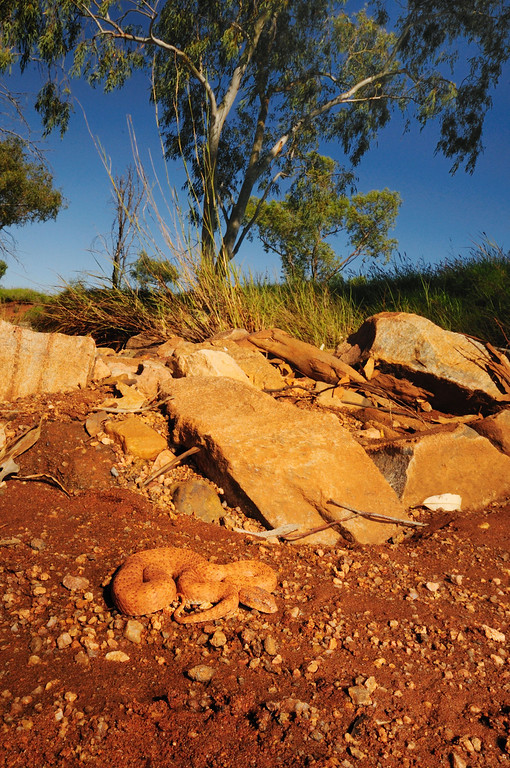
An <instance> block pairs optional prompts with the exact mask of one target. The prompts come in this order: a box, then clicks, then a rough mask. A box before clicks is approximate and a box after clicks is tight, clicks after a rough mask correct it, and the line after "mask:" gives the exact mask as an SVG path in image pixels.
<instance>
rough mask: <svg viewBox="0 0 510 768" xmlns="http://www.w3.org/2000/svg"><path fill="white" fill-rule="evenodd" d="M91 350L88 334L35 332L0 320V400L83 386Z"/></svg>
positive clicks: (88, 372) (91, 359)
mask: <svg viewBox="0 0 510 768" xmlns="http://www.w3.org/2000/svg"><path fill="white" fill-rule="evenodd" d="M95 353H96V345H95V342H94V340H93V339H92V338H90V337H88V336H66V335H64V334H63V333H37V332H36V331H31V330H29V329H28V328H20V327H19V326H16V325H11V323H6V322H4V321H3V320H0V371H1V372H2V375H1V376H0V401H6V400H7V401H8V400H15V399H16V398H18V397H25V396H27V395H34V394H37V393H40V392H64V391H66V390H68V389H75V388H77V387H84V386H85V385H86V384H87V383H88V381H89V378H90V376H91V374H92V370H93V367H94V361H95Z"/></svg>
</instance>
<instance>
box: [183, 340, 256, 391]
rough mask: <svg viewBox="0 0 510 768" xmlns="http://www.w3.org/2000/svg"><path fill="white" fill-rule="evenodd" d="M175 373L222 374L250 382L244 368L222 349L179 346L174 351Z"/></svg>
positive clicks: (185, 374)
mask: <svg viewBox="0 0 510 768" xmlns="http://www.w3.org/2000/svg"><path fill="white" fill-rule="evenodd" d="M173 357H174V369H173V370H174V374H175V375H177V376H193V377H195V376H208V377H211V376H220V377H227V378H229V379H236V380H237V381H242V382H244V383H245V384H249V379H248V377H247V375H246V374H245V372H244V371H243V369H242V368H241V367H240V366H239V365H238V364H237V363H236V362H235V360H233V359H232V358H231V357H230V355H227V353H226V352H222V351H221V350H214V349H196V350H193V351H191V352H190V351H188V349H187V348H179V347H178V348H177V349H176V350H175V352H174V356H173Z"/></svg>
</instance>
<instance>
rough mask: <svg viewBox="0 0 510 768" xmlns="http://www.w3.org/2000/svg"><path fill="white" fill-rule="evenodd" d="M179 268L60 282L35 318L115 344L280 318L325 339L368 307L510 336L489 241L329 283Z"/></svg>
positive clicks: (200, 334) (509, 275)
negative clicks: (427, 262)
mask: <svg viewBox="0 0 510 768" xmlns="http://www.w3.org/2000/svg"><path fill="white" fill-rule="evenodd" d="M181 269H184V266H183V265H181ZM185 269H186V270H188V272H187V275H186V280H185V281H184V280H183V284H184V283H185V288H182V287H181V288H180V289H179V288H175V289H174V290H171V289H170V288H165V287H164V286H161V287H160V289H159V290H157V291H152V292H150V291H145V292H141V291H136V290H134V289H130V288H128V287H125V288H124V289H122V290H119V289H115V290H114V289H111V288H86V287H84V286H83V285H78V286H70V287H67V288H66V289H65V290H64V291H63V292H62V293H61V294H59V295H58V296H56V297H55V298H53V299H52V300H51V301H50V302H49V303H47V304H45V305H44V307H43V313H42V316H41V318H39V319H38V321H37V326H38V327H39V328H41V329H42V328H44V329H46V330H58V331H61V332H64V333H70V334H91V335H92V336H93V337H94V338H95V339H96V341H97V342H98V343H103V344H104V343H109V344H111V343H115V344H117V345H120V344H122V343H123V342H124V341H125V340H126V339H127V338H128V337H129V336H132V335H134V334H137V333H141V332H143V333H147V334H150V335H153V336H155V337H157V338H161V339H163V338H165V337H168V336H169V335H173V334H175V335H178V336H182V337H184V338H185V339H188V340H190V341H201V340H203V339H205V338H207V337H208V336H211V335H212V334H214V333H217V332H218V331H223V330H226V329H228V328H233V327H243V328H246V330H248V331H254V330H259V329H261V328H269V327H278V328H281V329H282V330H285V331H287V332H288V333H290V334H291V335H293V336H296V337H297V338H301V339H303V340H305V341H309V342H311V343H313V344H316V345H318V346H320V345H321V344H324V345H325V346H327V347H332V346H335V344H337V343H338V342H339V341H340V340H341V339H343V338H345V336H346V335H348V334H349V333H351V332H352V331H354V330H356V328H358V327H359V325H360V324H361V322H362V321H363V319H364V318H366V317H368V316H369V315H371V314H375V313H377V312H381V311H400V312H415V313H417V314H420V315H423V316H424V317H428V318H429V319H430V320H432V321H433V322H434V323H437V324H438V325H440V326H441V327H443V328H446V329H448V330H453V331H457V332H461V333H467V334H470V335H472V336H476V337H478V338H481V339H484V340H487V341H491V342H492V343H494V344H496V345H498V346H508V339H509V338H510V320H509V318H510V259H509V256H508V254H504V253H503V252H502V251H501V249H497V248H496V247H492V250H490V249H488V248H482V247H479V248H478V249H473V251H472V252H471V253H470V254H469V257H468V258H466V259H460V258H458V259H451V260H449V261H446V262H444V263H443V264H441V265H439V266H435V267H432V266H426V267H421V268H418V267H411V266H409V265H406V264H404V265H396V266H394V267H393V268H392V269H391V271H389V272H385V273H383V272H378V273H376V274H374V273H373V274H372V275H370V276H369V277H364V278H355V279H351V280H349V281H346V282H344V283H342V284H341V285H337V286H336V287H335V289H334V290H333V289H330V288H328V287H327V286H324V285H318V284H316V283H312V282H303V281H295V282H292V283H269V282H267V281H265V280H257V279H255V278H253V277H242V276H241V275H239V273H237V272H236V271H235V270H231V271H230V273H229V275H228V276H227V277H220V276H219V275H218V274H217V273H216V272H215V270H214V269H212V268H211V269H207V268H204V267H203V265H202V266H201V267H200V268H199V269H198V268H194V267H193V266H192V265H191V264H190V263H187V264H186V265H185ZM193 270H194V271H193ZM181 274H182V272H181Z"/></svg>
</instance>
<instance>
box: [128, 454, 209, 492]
mask: <svg viewBox="0 0 510 768" xmlns="http://www.w3.org/2000/svg"><path fill="white" fill-rule="evenodd" d="M199 450H200V448H199V447H198V446H194V447H193V448H190V449H189V450H188V451H184V453H181V455H180V456H176V457H175V459H172V461H169V462H168V463H167V464H164V465H163V466H162V467H160V468H159V469H157V470H156V471H155V472H153V473H152V474H151V475H149V477H148V478H147V479H146V480H144V481H143V483H141V484H140V488H145V486H147V485H149V483H152V481H153V480H155V479H156V478H157V477H159V476H160V475H164V474H165V472H168V471H169V470H170V469H173V468H174V467H176V466H177V465H178V464H180V463H181V461H184V459H187V458H188V456H192V455H193V454H194V453H198V451H199Z"/></svg>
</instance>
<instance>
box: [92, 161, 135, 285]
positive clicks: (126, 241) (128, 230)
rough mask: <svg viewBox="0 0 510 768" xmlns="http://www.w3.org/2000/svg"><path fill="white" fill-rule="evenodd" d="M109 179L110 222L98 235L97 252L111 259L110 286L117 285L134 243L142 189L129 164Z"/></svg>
mask: <svg viewBox="0 0 510 768" xmlns="http://www.w3.org/2000/svg"><path fill="white" fill-rule="evenodd" d="M111 182H112V200H111V203H112V206H113V211H114V217H113V222H112V226H111V230H110V232H109V233H108V234H107V235H101V236H100V237H99V238H98V240H99V243H100V246H99V247H98V248H97V251H99V252H100V253H102V254H103V255H106V256H107V258H108V259H109V260H110V261H111V263H112V278H111V281H112V287H113V288H119V287H120V286H121V283H122V279H123V278H124V277H126V269H127V265H128V264H129V262H130V259H131V256H132V255H133V251H134V249H135V248H136V246H137V234H138V226H139V219H138V217H139V213H140V207H141V205H142V202H143V197H144V192H143V189H141V188H140V184H139V183H138V179H137V175H136V170H135V169H134V168H133V166H131V165H130V166H128V168H127V169H126V172H125V173H124V174H122V175H120V176H116V177H115V178H113V177H112V178H111ZM94 250H96V249H94Z"/></svg>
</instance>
